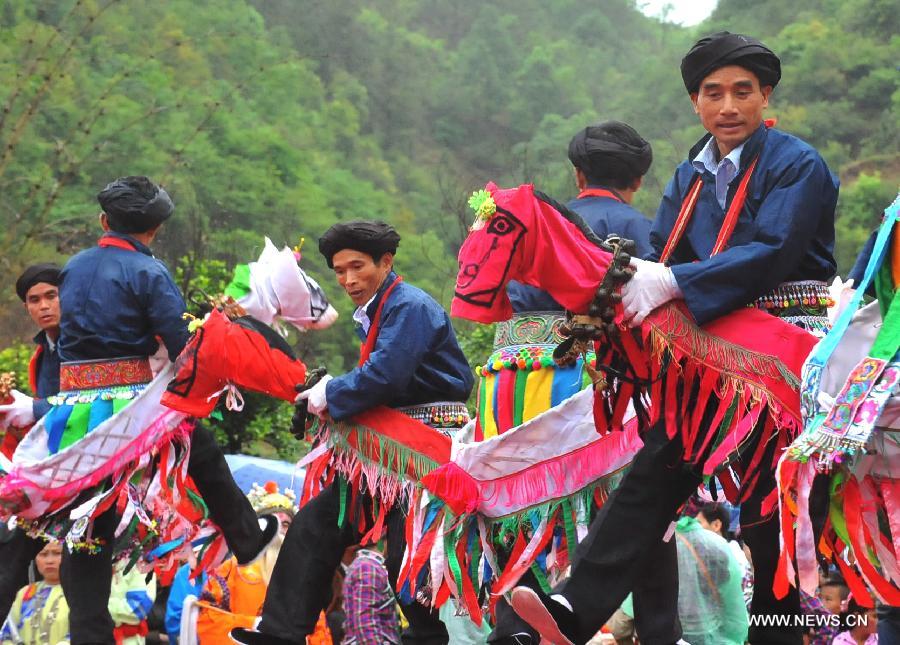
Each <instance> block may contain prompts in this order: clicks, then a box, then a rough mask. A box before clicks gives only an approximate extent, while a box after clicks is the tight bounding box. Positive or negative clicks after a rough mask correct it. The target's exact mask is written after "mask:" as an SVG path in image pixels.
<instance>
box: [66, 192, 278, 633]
mask: <svg viewBox="0 0 900 645" xmlns="http://www.w3.org/2000/svg"><path fill="white" fill-rule="evenodd" d="M97 199H98V201H99V202H100V206H101V207H102V209H103V212H102V213H101V214H100V224H101V226H102V227H103V230H104V234H103V236H102V237H101V238H100V240H99V241H98V243H97V245H96V246H95V247H93V248H90V249H87V250H84V251H82V252H80V253H78V254H77V255H75V256H74V257H73V258H71V259H70V260H69V262H68V263H67V264H66V266H65V267H64V268H63V271H62V277H61V283H60V306H61V310H62V314H61V319H60V334H59V343H58V346H59V352H60V358H61V360H62V365H61V371H62V372H63V374H66V373H67V371H70V372H71V373H72V374H73V375H75V374H78V370H79V369H82V368H83V367H84V366H87V367H89V368H90V370H91V372H92V375H93V378H92V380H94V381H96V380H97V379H98V378H103V379H107V380H109V382H108V383H107V382H104V383H97V385H96V387H101V386H102V387H107V386H109V387H112V386H115V385H116V384H117V383H120V382H121V381H120V380H118V379H119V378H120V376H122V375H127V374H131V373H135V372H138V371H140V372H142V373H147V374H149V373H150V368H149V361H148V359H149V357H150V356H153V355H154V354H155V353H156V351H157V349H158V348H159V340H157V339H161V340H162V342H163V343H164V344H165V347H166V350H167V352H168V355H169V358H170V359H171V360H173V361H174V360H175V359H176V358H177V357H178V355H179V354H180V353H181V350H182V349H183V348H184V346H185V344H186V342H187V340H188V329H187V323H186V321H185V320H184V319H183V318H182V314H183V313H184V311H185V303H184V299H183V298H182V296H181V293H180V292H179V290H178V287H176V286H175V282H174V281H173V280H172V276H171V275H170V274H169V271H168V269H167V268H166V266H165V265H164V264H163V263H162V262H161V261H160V260H158V259H156V258H155V257H153V254H152V252H151V251H150V246H149V245H150V244H151V243H152V242H153V240H154V238H155V237H156V235H157V233H158V232H159V229H160V227H161V226H162V225H163V223H164V222H165V221H166V220H167V219H168V218H169V217H170V216H171V215H172V213H173V211H174V209H175V205H174V204H173V203H172V200H171V199H170V198H169V195H168V194H167V193H166V191H165V190H163V189H162V188H160V187H159V186H157V185H155V184H154V183H153V182H151V181H150V180H149V179H147V178H146V177H123V178H120V179H117V180H115V181H114V182H112V183H110V184H109V185H107V186H106V188H104V189H103V190H102V191H100V193H99V194H98V195H97ZM86 362H87V363H86ZM123 363H128V364H129V365H130V366H131V368H130V369H129V371H128V372H127V373H126V372H124V371H122V370H120V369H118V366H120V365H122V364H123ZM98 375H99V376H98ZM188 474H189V475H190V476H191V478H192V479H193V481H194V483H195V484H196V486H197V489H198V490H199V491H200V494H201V495H202V496H203V499H204V501H205V503H206V505H207V507H208V508H209V512H210V517H211V518H212V520H213V521H214V522H215V523H216V524H217V525H218V526H219V527H220V528H221V529H222V533H223V535H224V537H225V541H226V542H227V543H228V546H229V547H230V548H231V550H232V551H233V552H234V554H235V555H236V556H237V558H238V561H239V562H240V563H241V564H245V563H248V562H251V561H253V560H254V559H255V558H256V557H258V556H259V555H260V554H261V553H262V551H263V550H264V549H265V548H266V546H267V545H268V544H269V542H270V541H271V540H272V538H274V537H275V535H276V533H277V531H278V520H277V518H275V517H274V516H267V517H266V518H264V519H260V520H258V519H257V516H256V513H255V512H254V511H253V508H252V507H251V506H250V502H249V501H248V500H247V498H246V497H245V496H244V494H243V493H242V492H241V490H240V488H238V486H237V484H235V482H234V479H233V477H232V476H231V471H230V470H229V469H228V465H227V464H226V462H225V457H224V455H223V454H222V451H221V449H220V448H219V446H218V445H217V444H216V442H215V439H214V438H213V436H212V433H211V432H210V431H209V430H208V429H206V428H204V427H203V426H201V425H199V424H198V425H196V426H195V428H194V430H193V432H192V436H191V454H190V461H189V463H188ZM119 519H120V518H119V517H118V515H117V513H116V512H115V507H113V508H110V509H109V510H107V511H105V512H104V513H103V514H101V515H99V516H98V517H97V518H96V519H95V520H94V525H93V533H92V537H93V538H97V539H99V541H100V546H99V548H98V549H97V550H96V551H95V552H90V551H82V550H77V551H73V550H71V549H70V548H67V549H66V550H65V551H64V553H63V562H62V568H61V582H62V586H63V591H64V592H65V595H66V601H67V603H68V605H69V627H70V635H71V643H72V645H85V644H88V643H114V642H115V641H114V638H113V621H112V618H111V617H110V615H109V611H108V609H107V604H108V600H109V591H110V582H111V579H112V555H113V544H114V535H115V529H116V526H117V525H118V523H119Z"/></svg>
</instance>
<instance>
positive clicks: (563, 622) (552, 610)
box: [510, 587, 579, 645]
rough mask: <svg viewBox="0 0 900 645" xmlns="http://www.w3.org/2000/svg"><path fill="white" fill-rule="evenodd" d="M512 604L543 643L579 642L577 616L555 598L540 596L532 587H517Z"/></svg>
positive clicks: (562, 643)
mask: <svg viewBox="0 0 900 645" xmlns="http://www.w3.org/2000/svg"><path fill="white" fill-rule="evenodd" d="M510 604H511V605H512V608H513V609H514V610H515V612H516V613H517V614H519V616H520V617H521V618H522V620H524V621H525V622H526V623H528V624H529V625H531V626H532V627H533V628H534V629H536V630H537V632H538V633H539V634H540V635H541V639H542V640H541V643H544V642H547V643H550V644H551V645H575V643H577V642H579V639H578V624H577V622H576V618H575V614H573V613H572V612H571V611H570V610H569V609H568V608H567V607H566V606H565V605H562V604H561V603H558V602H556V601H555V600H553V598H551V597H549V596H546V595H544V594H538V592H536V591H535V590H534V589H531V588H530V587H516V588H515V589H513V591H512V601H511V602H510Z"/></svg>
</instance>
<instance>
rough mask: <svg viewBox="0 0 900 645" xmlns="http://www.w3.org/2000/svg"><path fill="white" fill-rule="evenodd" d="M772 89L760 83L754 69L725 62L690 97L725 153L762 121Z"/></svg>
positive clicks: (740, 141)
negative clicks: (724, 64)
mask: <svg viewBox="0 0 900 645" xmlns="http://www.w3.org/2000/svg"><path fill="white" fill-rule="evenodd" d="M771 93H772V88H771V87H770V86H768V85H767V86H765V87H760V86H759V79H758V78H757V77H756V74H754V73H753V72H751V71H749V70H746V69H744V68H743V67H738V66H737V65H728V66H727V67H721V68H719V69H717V70H716V71H714V72H713V73H712V74H710V75H709V76H707V77H706V78H704V79H703V81H702V82H701V83H700V91H699V92H697V93H695V94H691V101H692V102H693V104H694V112H696V113H697V114H698V115H699V116H700V122H701V123H702V124H703V127H704V128H706V129H707V131H708V132H709V133H710V134H712V135H713V136H714V137H715V138H716V143H717V144H718V145H719V152H720V153H721V154H722V155H723V156H724V155H727V154H728V153H729V152H731V151H732V150H734V149H735V148H737V147H738V146H739V145H741V144H742V143H743V142H744V141H746V140H747V139H748V138H749V137H750V135H751V134H753V132H754V131H756V129H757V128H758V127H759V125H760V123H762V121H763V110H765V109H766V108H767V107H768V106H769V94H771Z"/></svg>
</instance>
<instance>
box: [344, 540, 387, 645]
mask: <svg viewBox="0 0 900 645" xmlns="http://www.w3.org/2000/svg"><path fill="white" fill-rule="evenodd" d="M344 613H345V614H346V619H345V621H344V640H343V641H341V642H342V643H343V645H359V644H362V643H365V644H368V643H378V644H379V645H396V644H398V643H400V621H399V618H398V616H397V602H396V599H395V597H394V590H393V589H392V588H391V583H390V581H389V580H388V572H387V569H386V568H385V566H384V555H382V552H381V549H380V548H379V547H378V546H377V545H375V546H373V547H369V548H364V549H360V550H359V551H357V552H356V558H354V560H353V562H352V563H351V564H350V566H349V567H348V569H347V576H346V578H344Z"/></svg>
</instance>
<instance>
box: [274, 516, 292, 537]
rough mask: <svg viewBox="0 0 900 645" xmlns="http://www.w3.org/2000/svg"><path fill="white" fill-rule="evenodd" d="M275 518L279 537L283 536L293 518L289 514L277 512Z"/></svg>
mask: <svg viewBox="0 0 900 645" xmlns="http://www.w3.org/2000/svg"><path fill="white" fill-rule="evenodd" d="M275 517H277V518H278V532H279V533H280V534H281V535H284V534H285V533H287V531H288V529H289V528H291V522H292V521H293V520H294V516H293V515H292V514H290V513H286V512H283V511H278V512H277V513H275Z"/></svg>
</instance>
